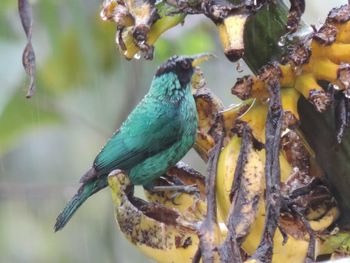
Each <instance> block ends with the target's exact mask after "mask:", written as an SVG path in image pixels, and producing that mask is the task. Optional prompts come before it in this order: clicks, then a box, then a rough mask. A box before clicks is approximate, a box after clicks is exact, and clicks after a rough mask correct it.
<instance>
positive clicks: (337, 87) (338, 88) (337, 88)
mask: <svg viewBox="0 0 350 263" xmlns="http://www.w3.org/2000/svg"><path fill="white" fill-rule="evenodd" d="M332 87H333V89H335V90H340V87H339V86H338V85H336V84H333V85H332Z"/></svg>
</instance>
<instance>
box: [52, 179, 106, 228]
mask: <svg viewBox="0 0 350 263" xmlns="http://www.w3.org/2000/svg"><path fill="white" fill-rule="evenodd" d="M107 184H108V183H107V176H101V177H99V178H96V179H95V180H91V181H88V182H86V183H83V184H82V185H81V186H80V188H79V189H78V192H77V193H76V194H75V195H74V196H73V198H72V199H71V200H70V201H69V202H68V204H67V205H66V206H65V208H64V209H63V211H62V212H61V213H60V214H59V215H58V217H57V219H56V223H55V226H54V230H55V232H57V231H58V230H60V229H62V228H63V227H64V226H65V225H66V224H67V222H68V221H69V220H70V219H71V217H72V216H73V215H74V213H75V211H77V209H78V208H79V207H80V206H81V205H82V204H83V203H84V202H85V201H86V199H88V198H89V197H90V196H91V195H93V194H94V193H96V192H98V191H99V190H101V189H103V188H105V187H106V186H107Z"/></svg>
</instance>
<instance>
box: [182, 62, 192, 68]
mask: <svg viewBox="0 0 350 263" xmlns="http://www.w3.org/2000/svg"><path fill="white" fill-rule="evenodd" d="M181 67H182V68H183V69H189V68H190V67H191V63H190V62H189V61H187V60H184V61H182V62H181Z"/></svg>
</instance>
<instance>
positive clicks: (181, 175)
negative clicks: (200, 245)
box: [145, 162, 207, 221]
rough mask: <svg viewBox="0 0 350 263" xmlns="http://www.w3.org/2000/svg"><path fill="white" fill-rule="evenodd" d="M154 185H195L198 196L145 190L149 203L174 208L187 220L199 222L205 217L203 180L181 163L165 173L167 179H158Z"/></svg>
mask: <svg viewBox="0 0 350 263" xmlns="http://www.w3.org/2000/svg"><path fill="white" fill-rule="evenodd" d="M156 185H163V186H165V185H169V186H170V185H196V187H197V188H198V190H199V193H198V194H195V193H194V194H188V193H175V192H174V191H166V192H151V191H148V190H146V189H145V195H146V199H147V200H148V201H149V202H153V203H160V204H162V205H164V206H165V207H167V208H174V209H176V210H177V211H178V212H179V213H181V214H182V215H183V216H184V217H186V218H187V219H191V220H192V221H195V220H197V221H200V220H203V218H204V217H205V215H206V211H207V204H206V197H205V178H204V176H203V175H201V174H200V173H199V172H197V171H196V170H194V169H192V168H191V167H189V166H188V165H187V164H185V163H183V162H179V163H177V164H176V165H175V166H174V167H171V168H170V169H169V170H168V172H167V178H166V179H164V178H162V179H159V180H157V181H156Z"/></svg>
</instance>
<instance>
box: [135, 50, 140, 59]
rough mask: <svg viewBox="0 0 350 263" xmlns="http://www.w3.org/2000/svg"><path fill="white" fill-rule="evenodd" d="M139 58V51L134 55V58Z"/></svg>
mask: <svg viewBox="0 0 350 263" xmlns="http://www.w3.org/2000/svg"><path fill="white" fill-rule="evenodd" d="M140 58H141V52H140V51H139V52H137V53H136V54H135V55H134V59H137V60H139V59H140Z"/></svg>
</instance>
